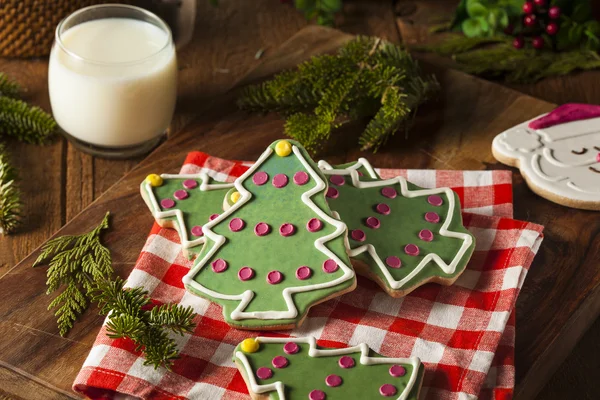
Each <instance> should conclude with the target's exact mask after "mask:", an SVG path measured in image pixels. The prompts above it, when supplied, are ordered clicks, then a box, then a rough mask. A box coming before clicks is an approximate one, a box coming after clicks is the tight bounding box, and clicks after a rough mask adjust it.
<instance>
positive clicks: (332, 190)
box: [327, 187, 340, 199]
mask: <svg viewBox="0 0 600 400" xmlns="http://www.w3.org/2000/svg"><path fill="white" fill-rule="evenodd" d="M339 195H340V192H338V190H337V189H336V188H334V187H330V188H328V189H327V197H329V198H330V199H337V198H338V197H339Z"/></svg>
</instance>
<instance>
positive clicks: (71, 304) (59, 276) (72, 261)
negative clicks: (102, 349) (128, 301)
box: [33, 213, 113, 336]
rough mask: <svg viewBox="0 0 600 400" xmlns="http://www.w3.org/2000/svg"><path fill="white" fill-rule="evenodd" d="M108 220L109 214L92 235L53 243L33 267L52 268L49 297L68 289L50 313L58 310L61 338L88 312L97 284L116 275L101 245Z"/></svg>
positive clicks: (49, 272)
mask: <svg viewBox="0 0 600 400" xmlns="http://www.w3.org/2000/svg"><path fill="white" fill-rule="evenodd" d="M108 216H109V213H106V215H105V216H104V219H103V220H102V222H101V223H100V225H98V226H97V227H96V228H94V229H93V230H92V231H90V232H88V233H85V234H82V235H77V236H75V235H69V236H60V237H57V238H54V239H51V240H49V241H48V242H47V243H46V244H45V245H44V246H43V247H42V252H41V254H40V255H39V257H38V258H37V260H35V262H34V263H33V266H34V267H35V266H38V265H41V264H44V263H46V262H47V264H48V266H49V268H48V271H47V273H46V274H47V278H48V279H47V281H46V285H47V290H46V293H47V294H50V293H53V292H55V291H57V290H59V289H60V288H61V287H62V286H66V288H65V289H64V290H63V291H62V292H61V293H60V294H59V295H58V296H57V297H56V298H55V299H54V300H53V301H52V302H51V303H50V305H49V306H48V310H50V309H53V308H56V312H55V315H56V317H57V324H58V329H59V332H60V334H61V336H64V335H66V334H67V332H68V331H69V330H70V329H71V328H72V327H73V324H74V322H75V321H76V320H77V318H79V316H80V315H81V314H82V313H83V312H84V311H85V310H86V308H87V306H88V304H89V302H90V299H91V292H92V290H93V289H94V284H95V283H97V282H100V281H103V280H105V279H108V278H109V277H110V276H111V275H112V273H113V268H112V264H111V257H110V252H109V251H108V249H107V248H106V247H104V246H103V245H102V243H101V241H100V234H101V232H102V231H103V230H104V229H107V228H108Z"/></svg>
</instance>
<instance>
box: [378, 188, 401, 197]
mask: <svg viewBox="0 0 600 400" xmlns="http://www.w3.org/2000/svg"><path fill="white" fill-rule="evenodd" d="M381 194H382V195H383V196H385V197H387V198H388V199H393V198H395V197H396V196H398V192H396V189H394V188H391V187H384V188H383V189H381Z"/></svg>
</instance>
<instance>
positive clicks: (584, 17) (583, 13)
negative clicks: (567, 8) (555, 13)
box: [571, 1, 592, 23]
mask: <svg viewBox="0 0 600 400" xmlns="http://www.w3.org/2000/svg"><path fill="white" fill-rule="evenodd" d="M571 19H573V21H575V22H581V23H583V22H586V21H588V20H590V19H592V7H591V6H590V4H589V2H587V1H585V2H580V3H579V4H577V5H576V6H575V8H574V9H573V14H571Z"/></svg>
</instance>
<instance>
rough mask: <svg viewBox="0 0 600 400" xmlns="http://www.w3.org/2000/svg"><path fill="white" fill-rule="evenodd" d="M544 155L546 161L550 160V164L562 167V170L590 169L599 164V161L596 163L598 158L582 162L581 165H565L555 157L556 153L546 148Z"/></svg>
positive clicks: (543, 151)
mask: <svg viewBox="0 0 600 400" xmlns="http://www.w3.org/2000/svg"><path fill="white" fill-rule="evenodd" d="M542 154H544V157H546V160H548V161H549V162H550V164H553V165H556V166H557V167H561V168H577V167H589V166H591V165H594V164H598V161H596V158H593V159H590V160H591V161H590V160H587V161H582V162H581V163H578V164H565V163H563V162H561V161H558V160H557V159H556V158H555V157H554V151H553V150H551V149H549V148H547V147H544V148H543V150H542Z"/></svg>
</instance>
